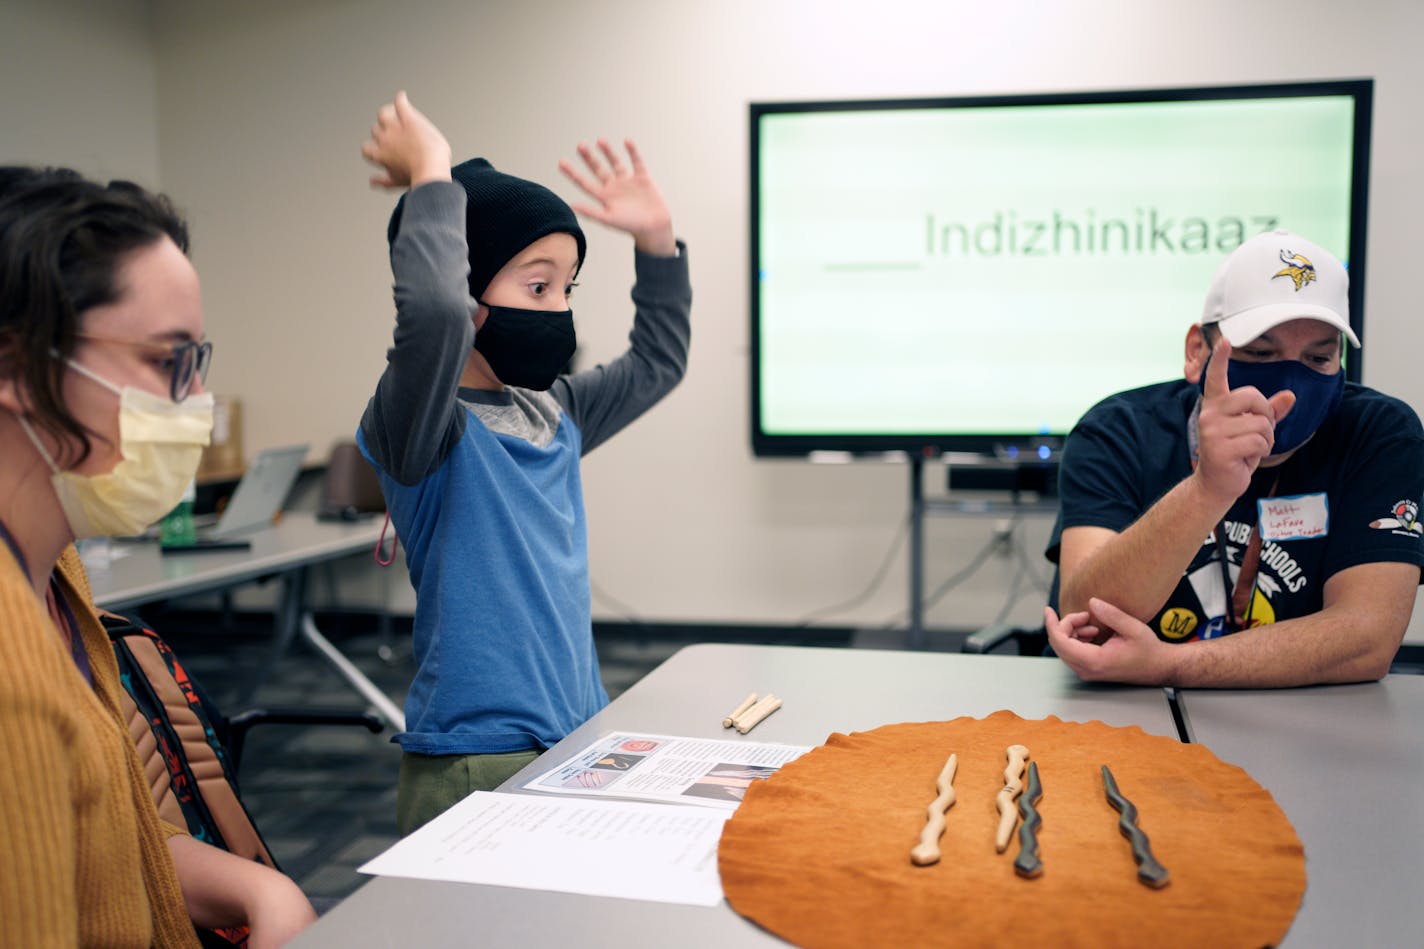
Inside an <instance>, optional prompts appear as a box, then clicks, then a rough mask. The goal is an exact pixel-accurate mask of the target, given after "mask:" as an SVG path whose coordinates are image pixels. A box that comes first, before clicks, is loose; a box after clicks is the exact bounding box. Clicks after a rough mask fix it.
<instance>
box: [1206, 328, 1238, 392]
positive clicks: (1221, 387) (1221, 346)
mask: <svg viewBox="0 0 1424 949" xmlns="http://www.w3.org/2000/svg"><path fill="white" fill-rule="evenodd" d="M1230 361H1231V342H1230V341H1229V340H1227V338H1226V335H1225V334H1222V335H1221V336H1220V337H1218V338H1217V341H1216V345H1215V346H1213V347H1212V348H1211V364H1210V365H1208V366H1207V367H1206V383H1205V385H1203V387H1202V392H1203V394H1204V395H1206V396H1208V397H1211V396H1223V395H1226V394H1227V393H1228V392H1230V391H1231V384H1230V383H1228V382H1227V381H1226V364H1227V363H1228V362H1230Z"/></svg>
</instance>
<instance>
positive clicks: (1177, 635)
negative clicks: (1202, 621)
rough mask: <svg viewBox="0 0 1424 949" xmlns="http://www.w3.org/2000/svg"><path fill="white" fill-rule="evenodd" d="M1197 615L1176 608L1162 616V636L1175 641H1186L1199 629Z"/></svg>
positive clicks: (1181, 608)
mask: <svg viewBox="0 0 1424 949" xmlns="http://www.w3.org/2000/svg"><path fill="white" fill-rule="evenodd" d="M1198 622H1199V620H1198V618H1197V614H1195V613H1193V612H1192V611H1191V610H1189V609H1185V608H1183V607H1180V606H1174V607H1172V608H1171V609H1170V610H1168V611H1167V612H1165V613H1163V614H1162V635H1163V636H1166V637H1167V638H1168V639H1171V640H1173V641H1176V640H1182V639H1186V638H1187V637H1188V636H1190V635H1191V634H1192V631H1193V630H1194V629H1196V628H1197V623H1198Z"/></svg>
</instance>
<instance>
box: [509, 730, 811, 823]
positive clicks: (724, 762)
mask: <svg viewBox="0 0 1424 949" xmlns="http://www.w3.org/2000/svg"><path fill="white" fill-rule="evenodd" d="M810 750H811V749H810V747H809V746H805V745H777V744H769V743H763V742H750V741H736V740H732V741H727V740H722V739H701V738H676V737H673V736H671V735H635V734H630V733H628V732H613V733H612V734H609V735H604V736H603V737H602V738H599V739H598V740H597V741H595V742H594V743H593V744H591V745H589V746H588V747H587V748H585V749H584V750H583V751H580V752H579V753H578V754H576V755H574V756H573V757H572V758H569V759H567V760H566V761H564V762H563V763H562V764H560V765H559V766H558V767H556V768H554V769H552V770H550V771H546V772H544V773H543V774H541V775H539V776H538V777H537V778H535V779H534V780H532V781H530V782H528V783H527V784H525V785H524V787H525V788H527V789H528V790H531V791H548V792H551V793H554V794H579V795H584V796H592V797H617V798H631V799H636V800H642V801H668V802H673V803H678V804H698V805H702V806H706V807H720V808H723V809H725V810H728V811H732V810H736V808H737V805H738V804H740V803H742V796H743V795H745V794H746V791H747V787H748V786H749V785H750V784H751V783H752V782H753V781H759V780H761V779H762V778H765V777H768V776H770V775H771V774H774V773H775V772H776V770H777V769H778V768H780V767H781V766H782V765H784V764H786V762H788V761H794V760H795V759H797V758H799V757H801V756H802V755H804V754H805V753H806V752H808V751H810Z"/></svg>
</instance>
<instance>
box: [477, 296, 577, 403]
mask: <svg viewBox="0 0 1424 949" xmlns="http://www.w3.org/2000/svg"><path fill="white" fill-rule="evenodd" d="M486 306H487V307H488V308H489V316H488V317H486V318H485V322H484V325H483V326H481V327H480V328H479V330H478V331H477V332H476V333H475V351H476V352H478V353H479V354H480V355H481V356H483V357H485V362H487V363H489V367H490V369H491V370H492V371H493V372H494V374H495V375H496V376H498V377H499V381H500V382H503V383H504V384H505V385H507V386H519V387H520V388H521V389H538V390H540V391H543V390H545V389H547V388H549V387H550V386H551V385H553V384H554V380H555V379H557V378H559V373H560V372H563V370H564V367H565V366H567V365H568V364H569V360H570V359H572V358H573V355H574V350H575V349H577V348H578V337H577V336H576V335H575V334H574V311H573V310H523V309H519V308H517V307H512V306H489V305H488V304H486Z"/></svg>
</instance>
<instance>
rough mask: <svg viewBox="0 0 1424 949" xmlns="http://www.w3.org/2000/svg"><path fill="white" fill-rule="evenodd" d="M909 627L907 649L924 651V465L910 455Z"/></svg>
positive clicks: (919, 458)
mask: <svg viewBox="0 0 1424 949" xmlns="http://www.w3.org/2000/svg"><path fill="white" fill-rule="evenodd" d="M909 622H910V627H909V630H908V632H907V635H906V638H905V645H906V647H907V648H909V649H913V650H923V649H924V648H925V462H924V459H923V458H921V457H920V456H919V455H917V454H915V453H913V452H911V453H910V621H909Z"/></svg>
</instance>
